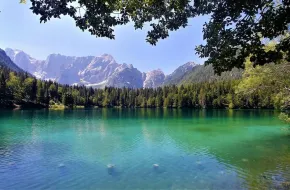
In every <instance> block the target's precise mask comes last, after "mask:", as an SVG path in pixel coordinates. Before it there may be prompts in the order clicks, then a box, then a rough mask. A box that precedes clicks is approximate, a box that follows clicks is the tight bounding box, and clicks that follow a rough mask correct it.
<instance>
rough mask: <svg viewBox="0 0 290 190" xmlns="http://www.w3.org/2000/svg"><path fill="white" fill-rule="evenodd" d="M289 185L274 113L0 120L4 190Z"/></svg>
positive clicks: (73, 114) (282, 133)
mask: <svg viewBox="0 0 290 190" xmlns="http://www.w3.org/2000/svg"><path fill="white" fill-rule="evenodd" d="M154 164H157V165H158V167H157V166H155V167H154ZM110 165H113V166H114V167H112V166H110ZM108 167H111V168H108ZM289 181H290V132H289V131H288V128H287V126H286V125H285V124H283V123H282V122H280V121H279V120H278V119H277V113H275V112H273V111H267V110H266V111H261V110H260V111H252V110H244V111H241V110H211V111H205V110H161V109H160V110H159V109H155V110H154V109H131V110H130V109H94V110H74V111H47V110H38V111H31V110H25V111H1V112H0V189H1V190H2V189H5V190H6V189H21V190H24V189H281V188H286V187H287V185H288V182H289Z"/></svg>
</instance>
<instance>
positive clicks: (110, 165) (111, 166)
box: [107, 164, 115, 168]
mask: <svg viewBox="0 0 290 190" xmlns="http://www.w3.org/2000/svg"><path fill="white" fill-rule="evenodd" d="M114 167H115V165H114V164H108V165H107V168H114Z"/></svg>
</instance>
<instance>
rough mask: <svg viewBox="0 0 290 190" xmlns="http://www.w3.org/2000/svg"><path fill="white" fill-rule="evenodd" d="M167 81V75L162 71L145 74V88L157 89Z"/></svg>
mask: <svg viewBox="0 0 290 190" xmlns="http://www.w3.org/2000/svg"><path fill="white" fill-rule="evenodd" d="M164 80H165V75H164V73H163V71H161V70H160V69H158V70H153V71H149V72H147V73H144V74H143V81H144V82H143V87H144V88H157V87H159V86H162V85H163V83H164Z"/></svg>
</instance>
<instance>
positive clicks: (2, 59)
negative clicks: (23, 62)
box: [0, 49, 25, 72]
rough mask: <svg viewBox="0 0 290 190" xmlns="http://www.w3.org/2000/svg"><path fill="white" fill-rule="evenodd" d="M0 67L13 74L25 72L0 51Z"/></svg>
mask: <svg viewBox="0 0 290 190" xmlns="http://www.w3.org/2000/svg"><path fill="white" fill-rule="evenodd" d="M0 66H4V67H7V68H9V69H11V70H12V71H15V72H25V71H24V70H22V69H21V68H19V67H18V66H17V65H16V64H15V63H13V61H12V60H11V59H10V58H9V56H7V55H6V53H5V51H4V50H2V49H0Z"/></svg>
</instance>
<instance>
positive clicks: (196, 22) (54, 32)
mask: <svg viewBox="0 0 290 190" xmlns="http://www.w3.org/2000/svg"><path fill="white" fill-rule="evenodd" d="M0 11H1V12H0V26H1V29H0V31H1V32H0V48H2V49H5V48H8V47H9V48H12V49H20V50H23V51H24V52H26V53H28V54H29V55H30V56H31V57H33V58H36V59H42V60H44V59H46V57H47V56H48V55H49V54H52V53H59V54H62V55H67V56H88V55H93V56H99V55H102V54H104V53H107V54H111V55H112V56H113V57H114V58H115V60H116V61H117V62H118V63H127V64H133V66H134V67H136V68H138V69H139V70H140V71H142V72H147V71H150V70H153V69H159V68H160V69H162V70H163V71H164V72H165V74H170V73H171V72H173V71H174V70H175V69H176V68H177V67H178V66H180V65H182V64H185V63H187V62H189V61H194V62H195V63H198V64H203V61H204V60H203V59H200V58H199V57H198V55H196V54H195V50H194V49H195V47H196V46H197V45H199V44H201V43H203V40H202V26H203V24H204V23H205V22H206V21H208V18H207V17H198V18H194V19H191V20H190V22H189V26H188V27H186V28H181V29H179V30H177V31H174V32H170V36H169V38H166V39H164V40H160V41H159V42H158V43H157V45H156V46H152V45H150V44H149V43H147V42H146V41H145V39H146V35H147V31H148V29H149V28H150V26H149V24H146V25H145V27H144V29H143V30H135V29H134V27H133V24H132V23H130V24H129V25H126V26H118V27H116V28H115V38H116V39H115V40H110V39H107V38H96V37H95V36H92V35H91V34H90V33H89V32H83V31H81V30H80V29H79V28H77V27H76V26H75V23H74V20H73V19H71V18H70V17H62V18H61V19H52V20H51V21H49V22H47V23H45V24H44V23H42V24H40V22H39V16H37V15H34V14H33V13H32V12H31V10H29V4H26V5H24V4H19V0H0Z"/></svg>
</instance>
